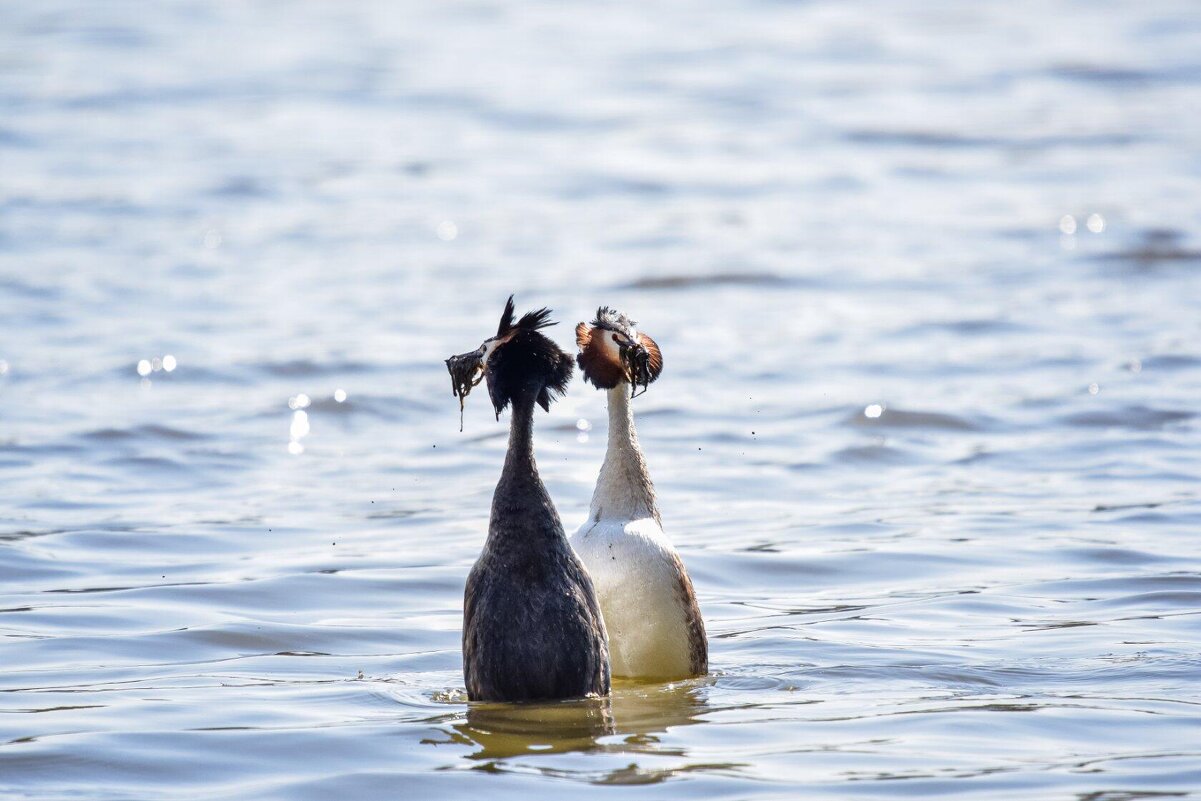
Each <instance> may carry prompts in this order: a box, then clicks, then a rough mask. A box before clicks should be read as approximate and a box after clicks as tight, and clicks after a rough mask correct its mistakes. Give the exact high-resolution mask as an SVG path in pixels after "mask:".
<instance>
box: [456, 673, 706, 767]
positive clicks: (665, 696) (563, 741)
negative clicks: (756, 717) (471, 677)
mask: <svg viewBox="0 0 1201 801" xmlns="http://www.w3.org/2000/svg"><path fill="white" fill-rule="evenodd" d="M701 690H702V685H700V684H698V683H695V682H681V683H678V684H643V683H636V682H619V683H616V684H615V685H614V687H613V692H612V695H611V696H610V697H609V698H585V699H581V700H576V701H558V702H552V703H527V704H471V705H470V706H469V707H468V709H467V719H466V720H464V721H461V722H458V723H455V724H453V728H454V730H455V734H453V735H451V737H452V742H458V743H462V744H467V743H471V744H474V745H476V746H479V749H478V750H477V751H475V752H473V753H472V754H471V755H470V757H471V758H472V759H478V760H490V759H506V758H509V757H515V756H522V755H535V754H559V753H568V752H579V751H595V750H605V751H617V752H633V753H642V752H645V753H657V748H656V745H657V743H658V738H657V737H656V736H655V735H657V734H661V733H663V732H666V731H667V730H668V729H669V728H672V727H674V726H689V725H692V724H693V723H699V722H700V716H701V715H702V714H704V712H705V711H706V709H707V707H706V705H705V702H704V700H703V698H702V692H701ZM610 735H619V736H622V740H621V741H620V742H615V743H605V744H602V743H599V742H598V739H599V738H601V737H608V736H610ZM623 770H624V769H623Z"/></svg>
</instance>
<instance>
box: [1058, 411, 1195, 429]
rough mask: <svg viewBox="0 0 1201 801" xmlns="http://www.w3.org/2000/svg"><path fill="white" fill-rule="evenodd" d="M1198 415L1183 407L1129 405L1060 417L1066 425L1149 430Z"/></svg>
mask: <svg viewBox="0 0 1201 801" xmlns="http://www.w3.org/2000/svg"><path fill="white" fill-rule="evenodd" d="M1194 417H1196V414H1195V413H1193V412H1188V411H1185V410H1183V409H1152V408H1150V407H1147V406H1127V407H1125V408H1122V409H1115V410H1112V411H1095V412H1079V413H1077V414H1069V415H1066V416H1065V417H1061V418H1060V422H1062V423H1064V424H1065V425H1070V426H1076V427H1078V428H1132V429H1137V430H1147V429H1155V428H1163V427H1164V426H1168V425H1171V424H1172V423H1180V422H1183V421H1185V420H1191V419H1193V418H1194Z"/></svg>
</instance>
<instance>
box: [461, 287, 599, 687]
mask: <svg viewBox="0 0 1201 801" xmlns="http://www.w3.org/2000/svg"><path fill="white" fill-rule="evenodd" d="M549 317H550V311H549V310H548V309H539V310H538V311H534V312H529V313H527V314H526V315H524V316H523V317H522V318H521V319H520V320H518V321H517V322H516V323H514V322H513V298H512V296H510V297H509V301H508V303H506V304H505V311H504V314H503V315H502V316H501V318H500V327H499V328H498V329H497V331H496V336H494V337H489V338H488V339H486V340H484V343H483V344H482V345H480V347H479V348H477V349H476V350H474V351H472V352H470V353H465V354H462V355H459V356H452V357H451V358H449V359H447V360H446V366H447V369H448V370H449V371H450V374H451V382H452V384H453V387H454V393H455V395H456V396H457V397H458V398H459V402H460V404H462V401H463V398H465V397H466V396H467V394H468V393H469V392H470V391H471V388H472V387H473V386H475V385H476V384H478V383H479V382H480V374H481V373H482V374H483V376H484V377H486V378H487V380H488V395H489V396H490V397H491V398H492V405H493V407H494V408H495V410H496V416H497V419H500V413H501V412H502V411H503V410H504V408H505V407H506V406H508V405H510V404H511V405H512V407H513V412H512V418H511V420H510V423H509V451H508V453H507V454H506V456H505V466H504V469H503V470H502V471H501V474H500V481H499V482H498V483H497V485H496V492H495V493H494V494H493V496H492V514H491V517H490V519H489V522H488V539H487V540H486V541H485V542H484V549H483V551H482V552H481V553H480V558H479V559H478V560H477V561H476V563H475V565H474V566H473V567H472V568H471V574H470V575H469V576H468V577H467V589H466V592H465V594H464V597H463V677H464V679H465V680H466V682H467V696H468V698H470V699H471V700H472V701H527V700H535V699H558V698H581V697H584V696H588V695H607V694H608V692H609V649H608V644H607V639H606V635H605V623H604V620H603V619H602V617H601V612H600V606H599V605H598V603H597V599H596V592H595V590H594V589H593V586H592V580H591V578H589V576H588V571H587V570H586V569H585V568H584V565H583V564H582V563H581V562H580V560H579V558H578V557H577V556H576V554H575V552H574V551H573V550H572V549H571V546H570V545H569V544H568V542H567V537H566V535H565V534H564V532H563V524H562V523H561V522H560V521H559V515H558V513H557V512H556V511H555V506H554V504H553V503H551V499H550V496H549V495H547V492H546V487H545V486H543V484H542V479H541V478H539V477H538V468H537V466H536V465H535V464H534V447H533V445H534V444H533V436H532V435H533V426H534V404H535V403H537V404H539V405H541V406H542V408H543V409H546V410H547V411H549V410H550V404H551V401H552V400H554V399H555V398H556V397H557V396H559V395H562V394H563V392H564V391H565V390H566V388H567V383H568V381H570V380H571V373H572V364H571V356H570V355H568V354H567V353H565V352H563V351H562V350H561V349H560V348H559V347H558V346H557V345H555V343H553V342H551V341H550V340H549V339H547V337H546V336H544V335H543V334H541V333H539V329H542V328H546V327H547V326H550V325H554V323H552V322H551V321H550V319H549Z"/></svg>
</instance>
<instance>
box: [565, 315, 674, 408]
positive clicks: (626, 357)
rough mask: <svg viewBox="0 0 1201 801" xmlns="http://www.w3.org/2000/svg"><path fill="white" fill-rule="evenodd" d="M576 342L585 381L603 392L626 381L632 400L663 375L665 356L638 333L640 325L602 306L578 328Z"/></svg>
mask: <svg viewBox="0 0 1201 801" xmlns="http://www.w3.org/2000/svg"><path fill="white" fill-rule="evenodd" d="M575 342H576V345H578V346H579V348H580V353H579V356H578V357H577V358H578V359H579V362H580V369H581V370H582V371H583V372H584V380H585V381H591V382H592V383H593V384H594V385H596V386H597V387H598V388H600V389H612V388H613V387H615V386H617V385H618V384H620V383H622V382H623V381H624V382H626V383H628V384H629V385H630V396H631V397H633V396H634V395H635V393H637V390H638V387H639V386H641V387H642V391H643V392H646V390H647V387H648V386H650V384H651V383H653V382H654V381H655V379H657V378H658V377H659V374H660V373H662V372H663V354H662V353H661V352H660V351H659V346H658V345H657V344H655V340H653V339H651V338H650V337H648V336H647V335H646V334H644V333H642V332H641V331H639V330H638V324H637V323H635V322H634V321H633V320H631V319H630V318H629V317H626V316H625V315H624V314H621V313H620V312H618V311H615V310H613V309H610V308H609V307H608V306H601V307H600V308H599V309H597V310H596V319H595V320H593V321H592V322H591V323H580V324H579V325H577V326H576V327H575Z"/></svg>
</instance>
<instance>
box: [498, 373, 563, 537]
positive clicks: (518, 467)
mask: <svg viewBox="0 0 1201 801" xmlns="http://www.w3.org/2000/svg"><path fill="white" fill-rule="evenodd" d="M537 394H538V387H526V388H524V389H523V391H521V392H519V393H518V394H516V395H515V396H514V397H513V398H512V417H511V418H510V421H509V452H508V453H507V454H506V455H505V466H504V469H503V470H501V474H500V481H498V482H497V484H496V492H495V493H494V494H493V495H492V519H491V521H490V523H489V526H488V541H489V545H490V546H492V547H506V548H539V547H545V543H546V541H547V540H548V539H549V540H560V539H562V540H563V541H564V542H566V539H565V535H564V533H563V524H562V523H561V522H560V521H559V514H558V512H556V511H555V506H554V504H553V503H552V502H551V499H550V495H549V494H548V493H547V491H546V487H545V485H543V483H542V479H541V478H540V477H539V475H538V465H537V464H535V462H534V399H535V398H536V397H537Z"/></svg>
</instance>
